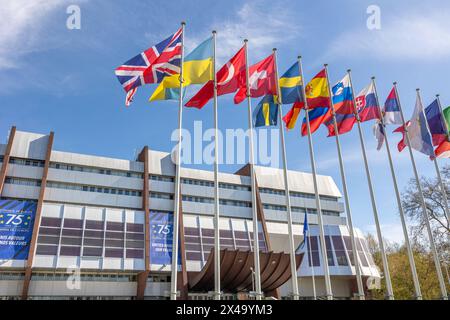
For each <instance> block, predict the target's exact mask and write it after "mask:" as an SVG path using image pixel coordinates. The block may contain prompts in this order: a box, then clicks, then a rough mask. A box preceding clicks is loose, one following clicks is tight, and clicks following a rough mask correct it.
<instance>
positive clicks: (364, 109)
mask: <svg viewBox="0 0 450 320" xmlns="http://www.w3.org/2000/svg"><path fill="white" fill-rule="evenodd" d="M355 102H356V109H357V110H358V114H359V118H360V120H361V122H364V121H369V120H372V119H380V110H379V108H378V103H377V98H376V96H375V87H374V85H373V82H371V83H370V84H369V85H368V86H367V87H365V88H364V89H363V90H361V92H360V93H359V94H358V96H357V97H356V98H355Z"/></svg>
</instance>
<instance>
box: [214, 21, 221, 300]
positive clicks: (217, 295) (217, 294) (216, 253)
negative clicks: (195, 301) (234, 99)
mask: <svg viewBox="0 0 450 320" xmlns="http://www.w3.org/2000/svg"><path fill="white" fill-rule="evenodd" d="M212 35H213V76H214V213H215V215H214V300H220V295H221V291H220V223H219V219H220V215H219V214H220V212H219V207H220V206H219V157H218V154H219V141H218V140H219V139H218V135H219V134H218V110H217V76H216V31H215V30H214V31H213V32H212Z"/></svg>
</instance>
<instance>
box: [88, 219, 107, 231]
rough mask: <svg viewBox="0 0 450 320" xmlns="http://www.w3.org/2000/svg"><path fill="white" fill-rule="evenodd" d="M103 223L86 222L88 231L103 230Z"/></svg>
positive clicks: (95, 221)
mask: <svg viewBox="0 0 450 320" xmlns="http://www.w3.org/2000/svg"><path fill="white" fill-rule="evenodd" d="M103 226H104V224H103V221H97V220H86V229H94V230H103Z"/></svg>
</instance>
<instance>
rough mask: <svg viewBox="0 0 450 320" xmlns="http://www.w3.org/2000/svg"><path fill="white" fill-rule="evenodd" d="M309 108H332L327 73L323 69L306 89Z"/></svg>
mask: <svg viewBox="0 0 450 320" xmlns="http://www.w3.org/2000/svg"><path fill="white" fill-rule="evenodd" d="M305 94H306V101H307V102H308V108H317V107H322V108H323V107H330V92H329V89H328V81H327V73H326V71H325V69H322V71H320V72H319V73H318V74H316V76H315V77H314V78H312V79H311V81H310V82H309V83H308V84H307V85H306V87H305Z"/></svg>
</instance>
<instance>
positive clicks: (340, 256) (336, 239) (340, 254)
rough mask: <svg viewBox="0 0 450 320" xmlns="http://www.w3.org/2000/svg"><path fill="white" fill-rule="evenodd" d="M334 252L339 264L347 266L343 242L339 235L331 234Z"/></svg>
mask: <svg viewBox="0 0 450 320" xmlns="http://www.w3.org/2000/svg"><path fill="white" fill-rule="evenodd" d="M331 239H332V240H333V245H334V252H335V253H336V259H337V263H338V265H339V266H348V261H347V256H346V255H345V248H344V243H343V242H342V238H341V237H340V236H332V237H331Z"/></svg>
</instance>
